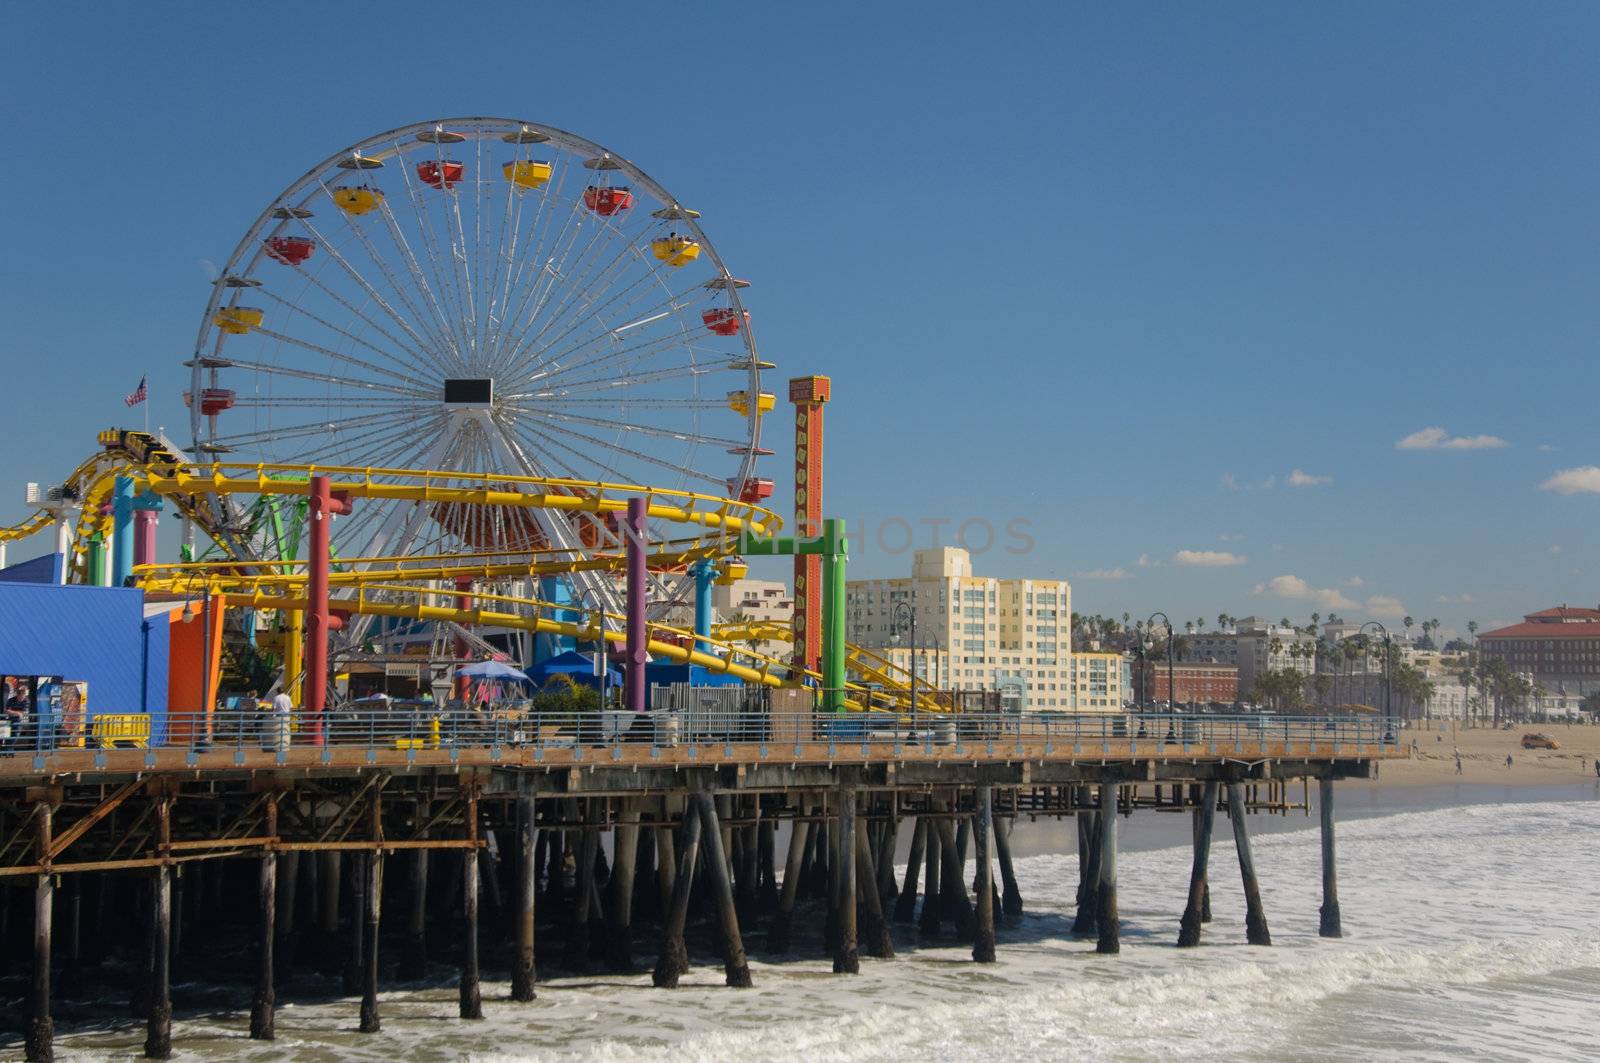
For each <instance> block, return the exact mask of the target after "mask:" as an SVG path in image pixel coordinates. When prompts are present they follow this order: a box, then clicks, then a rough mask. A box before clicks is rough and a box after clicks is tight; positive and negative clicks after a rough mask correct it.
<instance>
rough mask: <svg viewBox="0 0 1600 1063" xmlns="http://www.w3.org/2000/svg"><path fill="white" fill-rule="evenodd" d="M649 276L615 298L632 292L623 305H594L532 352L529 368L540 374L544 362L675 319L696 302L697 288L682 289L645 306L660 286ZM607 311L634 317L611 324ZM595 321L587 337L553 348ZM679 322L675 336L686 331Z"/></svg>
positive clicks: (545, 363)
mask: <svg viewBox="0 0 1600 1063" xmlns="http://www.w3.org/2000/svg"><path fill="white" fill-rule="evenodd" d="M649 279H650V278H641V280H640V281H638V282H636V283H635V284H633V285H630V286H629V289H627V290H625V291H623V292H619V293H617V295H616V296H615V297H614V298H613V300H611V302H615V301H616V300H617V299H621V298H622V297H623V296H624V295H627V296H628V298H627V299H626V300H625V301H623V302H621V303H620V304H619V305H616V306H612V305H610V303H609V302H608V303H607V304H604V305H600V306H596V307H594V308H593V309H592V311H591V313H590V314H589V315H588V316H587V317H584V318H580V319H578V320H576V321H574V322H573V323H572V324H571V325H570V326H569V327H568V328H567V329H566V330H565V331H564V332H562V333H560V334H559V335H557V336H554V337H552V338H551V339H549V340H548V341H547V342H545V343H544V345H543V347H542V349H541V350H540V351H537V352H532V353H531V357H530V358H525V359H524V363H529V362H531V363H532V364H531V365H530V366H529V368H528V369H527V372H529V373H530V374H537V372H538V370H539V369H540V368H541V367H543V366H544V365H548V364H551V363H562V362H564V361H565V360H566V359H568V358H570V357H572V356H574V355H578V354H581V353H582V352H583V351H584V350H585V349H587V348H589V347H592V346H594V345H596V344H604V343H607V342H615V341H616V340H618V339H620V338H621V337H622V336H623V335H624V334H625V333H629V332H632V331H634V330H635V329H641V328H648V327H650V326H653V325H655V324H657V323H658V322H662V321H667V320H669V319H674V318H676V316H677V315H679V314H681V313H683V312H684V311H685V310H687V309H689V308H690V307H691V306H692V305H693V303H694V301H695V296H694V294H693V293H694V289H693V288H690V289H686V290H684V291H681V292H671V291H669V292H668V294H667V295H666V297H665V298H662V299H660V300H658V301H656V302H654V303H648V304H646V305H643V306H641V305H639V304H640V303H641V301H642V300H644V299H646V298H647V297H648V296H649V295H651V294H653V293H654V291H655V290H656V289H652V288H651V287H649V285H648V284H647V283H646V282H647V281H648V280H649ZM606 312H611V313H616V314H618V316H621V315H622V314H623V313H624V312H626V313H627V314H628V315H629V317H630V320H628V321H624V322H623V323H622V324H620V325H616V326H612V327H607V326H606V325H605V323H604V322H603V321H601V319H600V315H601V314H602V313H606ZM591 324H592V325H594V326H597V329H596V331H595V332H594V333H592V334H591V335H589V336H587V337H583V338H579V339H577V340H575V341H574V342H572V343H570V344H568V345H567V346H565V347H562V348H561V349H560V350H559V351H555V350H553V349H554V348H556V347H557V346H558V345H559V344H561V343H563V342H564V341H566V340H567V339H568V338H570V337H572V336H573V334H574V333H576V332H578V331H579V330H580V329H582V328H583V327H584V326H585V325H591ZM678 324H679V328H680V333H677V334H670V335H672V336H673V338H676V337H677V336H678V335H681V332H682V331H686V330H684V329H683V325H682V322H681V320H680V321H679V322H678ZM660 340H661V337H657V338H656V339H654V340H647V341H645V342H647V343H653V342H660ZM571 364H578V363H571Z"/></svg>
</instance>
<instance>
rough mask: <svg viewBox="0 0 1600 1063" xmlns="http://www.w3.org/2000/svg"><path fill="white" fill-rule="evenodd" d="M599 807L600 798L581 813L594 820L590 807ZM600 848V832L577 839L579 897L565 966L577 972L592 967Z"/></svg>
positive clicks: (594, 812) (583, 804)
mask: <svg viewBox="0 0 1600 1063" xmlns="http://www.w3.org/2000/svg"><path fill="white" fill-rule="evenodd" d="M598 804H599V799H598V798H596V799H593V800H592V801H583V802H580V805H579V807H580V808H581V809H583V812H582V813H581V814H582V815H583V816H584V818H585V819H592V818H593V817H595V816H597V815H598V814H599V813H598V810H597V809H595V808H591V807H589V806H590V805H598ZM599 846H600V834H599V832H598V831H596V830H594V829H593V828H590V827H585V828H584V829H583V830H582V832H581V836H580V838H579V840H578V875H577V890H578V894H577V897H576V898H574V903H573V906H572V923H571V929H570V931H569V932H568V934H567V956H566V965H567V966H568V967H569V968H571V969H573V970H575V971H577V970H583V969H585V968H586V967H588V966H589V946H590V940H589V916H590V914H591V913H592V912H593V911H594V904H593V903H592V902H593V899H594V897H595V884H594V861H595V853H596V850H597V849H598V848H599Z"/></svg>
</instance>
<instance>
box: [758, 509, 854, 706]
mask: <svg viewBox="0 0 1600 1063" xmlns="http://www.w3.org/2000/svg"><path fill="white" fill-rule="evenodd" d="M738 552H739V553H740V554H742V555H744V556H746V557H781V556H791V555H795V554H799V555H806V554H819V555H821V557H822V685H823V687H824V690H823V700H822V704H823V708H824V709H825V710H827V711H829V712H843V711H844V684H845V643H844V636H845V608H844V596H845V570H846V562H847V561H849V559H850V542H849V540H848V539H846V538H845V523H844V521H843V520H842V519H840V518H838V517H829V518H827V519H826V520H824V521H823V522H822V534H821V535H818V536H816V537H815V538H810V537H807V538H796V537H794V536H763V535H752V534H751V533H750V532H741V533H740V535H739V551H738Z"/></svg>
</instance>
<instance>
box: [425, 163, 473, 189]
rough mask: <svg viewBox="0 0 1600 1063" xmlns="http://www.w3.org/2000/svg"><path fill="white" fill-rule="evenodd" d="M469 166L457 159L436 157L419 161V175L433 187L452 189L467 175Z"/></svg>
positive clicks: (426, 183)
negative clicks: (426, 160)
mask: <svg viewBox="0 0 1600 1063" xmlns="http://www.w3.org/2000/svg"><path fill="white" fill-rule="evenodd" d="M466 175H467V168H466V167H465V166H463V165H462V164H461V163H459V162H457V161H456V160H455V159H442V160H440V159H434V160H430V161H428V162H419V163H417V177H418V178H419V179H421V181H422V183H423V184H425V185H429V186H430V187H433V188H441V189H450V188H454V187H455V186H456V185H458V184H460V183H461V180H462V178H464V177H466Z"/></svg>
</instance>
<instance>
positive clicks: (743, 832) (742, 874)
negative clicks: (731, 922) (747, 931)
mask: <svg viewBox="0 0 1600 1063" xmlns="http://www.w3.org/2000/svg"><path fill="white" fill-rule="evenodd" d="M739 804H740V805H741V806H742V811H743V812H744V818H745V819H753V820H756V821H757V823H759V821H760V818H761V800H760V798H758V797H757V796H755V795H754V794H752V795H750V796H749V797H746V798H744V799H743V800H742V801H740V802H739ZM759 835H760V831H759V830H758V827H757V825H756V824H752V825H750V826H745V827H740V828H739V854H738V861H737V869H738V875H737V878H736V879H735V885H736V889H735V892H734V899H735V902H736V903H737V904H738V906H739V918H740V919H742V920H744V921H746V922H749V921H750V920H752V919H754V918H755V915H756V905H757V904H758V898H759V896H760V877H761V870H760V867H761V864H760V852H759V844H760V843H759V841H758V838H759Z"/></svg>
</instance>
